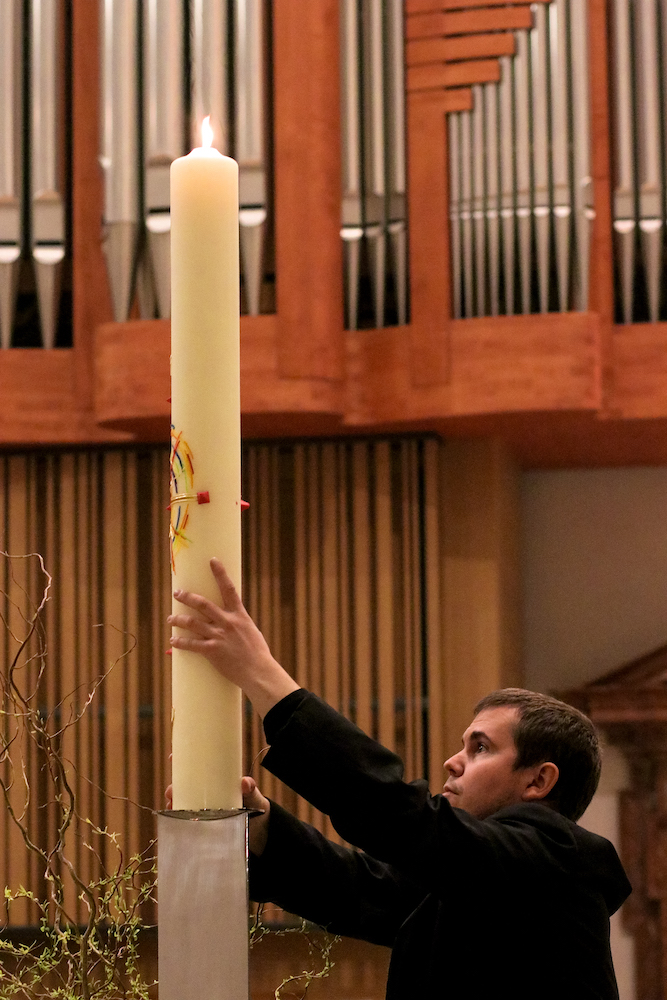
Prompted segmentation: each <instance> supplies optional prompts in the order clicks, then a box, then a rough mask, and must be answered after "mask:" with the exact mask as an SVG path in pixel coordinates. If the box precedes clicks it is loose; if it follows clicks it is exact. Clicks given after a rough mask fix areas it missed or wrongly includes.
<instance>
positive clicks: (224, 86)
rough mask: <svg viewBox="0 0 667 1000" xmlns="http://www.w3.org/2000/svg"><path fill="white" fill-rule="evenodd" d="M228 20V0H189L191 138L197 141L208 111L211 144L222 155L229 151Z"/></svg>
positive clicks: (194, 141)
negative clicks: (211, 132) (211, 133)
mask: <svg viewBox="0 0 667 1000" xmlns="http://www.w3.org/2000/svg"><path fill="white" fill-rule="evenodd" d="M228 22H229V17H228V8H227V0H190V80H191V85H192V87H191V100H192V114H191V122H190V141H191V144H192V145H193V146H196V145H198V144H199V142H200V141H201V123H202V121H203V120H204V118H206V116H207V115H208V116H209V117H210V119H211V127H212V129H213V146H214V147H215V148H216V149H217V150H218V152H220V153H223V154H224V155H225V156H229V155H230V153H231V145H230V138H229V130H230V121H231V112H230V108H229V87H228V83H227V78H228V70H229V52H228Z"/></svg>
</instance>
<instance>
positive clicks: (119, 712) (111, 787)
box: [102, 452, 127, 869]
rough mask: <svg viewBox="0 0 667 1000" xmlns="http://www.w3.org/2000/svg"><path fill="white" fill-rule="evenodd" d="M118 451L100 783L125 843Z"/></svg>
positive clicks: (110, 482) (109, 491)
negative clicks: (102, 776) (102, 777)
mask: <svg viewBox="0 0 667 1000" xmlns="http://www.w3.org/2000/svg"><path fill="white" fill-rule="evenodd" d="M123 486H124V483H123V455H122V453H120V452H109V453H107V454H106V455H105V456H104V523H103V546H104V564H103V565H104V618H103V625H102V629H103V648H104V669H105V671H107V676H106V679H105V681H104V788H105V790H106V792H107V796H108V797H107V799H106V807H105V808H106V824H107V827H108V829H109V831H110V832H112V833H116V834H118V835H119V837H120V838H121V842H125V841H126V838H127V830H126V824H125V817H126V810H125V802H124V798H125V795H126V785H125V748H126V742H125V741H126V725H125V711H126V706H125V683H124V681H125V678H124V660H123V658H122V654H123V652H124V651H125V649H126V648H127V646H126V643H125V636H124V635H122V633H119V632H118V629H122V628H123V611H124V607H123V605H124V599H123V585H124V582H125V580H124V572H123V570H124V566H123V561H124V554H125V553H124V548H125V545H124V524H123V522H124V511H123V508H124V507H125V505H126V503H127V498H126V497H124V496H123ZM118 861H119V858H118V855H117V854H116V855H114V853H113V852H111V853H110V856H109V857H108V859H107V865H108V866H109V867H110V868H111V869H115V867H116V865H117V864H118Z"/></svg>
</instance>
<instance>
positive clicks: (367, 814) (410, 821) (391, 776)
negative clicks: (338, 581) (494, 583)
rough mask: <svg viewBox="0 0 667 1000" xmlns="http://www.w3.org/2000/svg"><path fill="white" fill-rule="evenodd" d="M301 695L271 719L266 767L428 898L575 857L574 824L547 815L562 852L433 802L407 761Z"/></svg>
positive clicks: (513, 827)
mask: <svg viewBox="0 0 667 1000" xmlns="http://www.w3.org/2000/svg"><path fill="white" fill-rule="evenodd" d="M296 695H299V698H298V699H297V698H296ZM294 696H295V701H294V703H293V705H292V710H291V711H289V712H285V714H284V715H283V717H282V718H280V719H279V720H278V722H279V725H277V726H276V727H275V728H274V727H273V726H272V720H269V719H268V715H267V719H266V720H265V721H268V723H269V724H268V726H267V738H268V739H269V741H270V742H271V748H270V750H269V752H268V753H267V755H266V757H265V758H264V761H263V765H264V767H266V768H267V769H268V770H269V771H271V772H272V773H273V774H275V775H276V776H277V777H278V778H280V779H281V780H282V781H284V782H285V783H286V784H288V785H289V786H290V787H291V788H293V789H294V791H296V792H297V793H298V794H299V795H302V796H303V797H304V798H305V799H307V801H308V802H310V803H312V805H314V806H315V807H316V808H317V809H320V810H321V811H322V812H323V813H325V814H326V815H328V816H330V817H331V820H332V823H333V825H334V827H335V829H336V830H337V831H338V833H339V834H340V835H341V837H342V838H343V839H344V840H346V841H347V842H348V843H350V844H354V845H355V846H356V847H359V848H361V849H362V850H363V851H365V852H366V853H367V854H369V855H371V856H372V857H373V858H377V859H379V860H380V861H382V862H385V863H387V864H389V865H391V866H392V867H394V868H395V869H398V870H399V871H401V872H402V873H403V874H404V876H406V877H407V878H409V879H410V880H412V881H413V882H415V883H417V884H419V885H421V886H422V888H423V890H424V891H425V892H433V891H435V892H436V893H438V894H439V895H446V894H448V892H449V891H450V888H451V884H452V880H453V879H456V878H458V877H459V874H460V873H462V872H463V871H465V877H466V878H467V879H468V880H469V884H470V891H471V892H474V891H475V888H476V886H477V884H479V887H480V890H481V888H482V887H483V886H484V884H485V882H486V880H487V879H488V877H489V875H490V873H491V872H492V871H494V870H495V871H497V870H498V865H499V864H500V866H501V867H502V868H504V869H505V870H506V871H507V875H508V876H510V875H511V872H512V870H513V869H514V867H515V866H516V865H519V866H520V867H522V868H524V867H525V865H526V864H530V865H531V866H534V870H535V869H537V868H540V867H541V866H543V865H549V864H551V863H552V861H553V853H552V848H555V849H556V853H559V852H561V851H563V850H564V851H566V852H567V851H571V850H572V849H573V844H572V837H571V834H570V833H569V831H568V830H567V829H566V826H567V824H566V821H565V820H564V819H563V818H562V817H558V816H557V814H555V813H553V812H552V811H551V810H548V809H546V807H541V811H542V812H543V813H546V814H547V816H548V817H549V816H553V824H552V825H553V826H554V831H553V832H554V834H555V836H556V838H557V841H561V842H560V843H558V842H556V843H552V842H551V841H550V839H549V838H546V839H545V838H544V837H542V836H541V835H538V833H537V832H536V830H535V829H534V827H533V826H531V825H530V824H525V823H522V822H520V821H518V822H500V821H497V819H496V818H491V819H489V820H478V819H475V818H474V817H472V816H470V815H469V814H468V813H466V812H464V811H463V810H461V809H453V808H452V807H451V806H450V804H449V802H448V801H447V800H446V799H445V798H443V797H442V795H431V794H430V792H429V790H428V787H427V784H426V782H425V781H414V782H410V783H408V782H405V781H404V780H403V763H402V761H401V760H400V758H399V757H397V756H396V755H395V754H394V753H392V752H391V751H389V750H387V749H386V748H385V747H383V746H381V745H380V744H379V743H376V742H375V741H374V740H372V739H371V738H370V737H368V736H367V735H366V734H365V733H363V732H362V731H361V730H360V729H358V728H357V726H355V725H354V724H353V723H351V722H349V721H348V720H347V719H345V718H344V717H343V716H341V715H339V714H338V713H337V712H335V711H334V709H332V708H330V706H328V705H327V704H325V703H324V702H323V701H321V700H320V699H319V698H317V697H316V696H315V695H313V694H310V693H308V692H294ZM289 697H292V696H291V695H290V696H289ZM284 700H285V701H287V699H284ZM524 808H525V807H524ZM519 811H520V810H519ZM453 859H456V861H455V863H454V864H453ZM473 883H474V884H473Z"/></svg>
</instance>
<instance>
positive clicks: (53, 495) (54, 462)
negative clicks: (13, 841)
mask: <svg viewBox="0 0 667 1000" xmlns="http://www.w3.org/2000/svg"><path fill="white" fill-rule="evenodd" d="M40 466H41V472H40V478H39V480H38V490H39V494H38V501H37V510H38V519H39V524H38V549H39V551H42V554H43V556H44V562H45V565H46V569H47V570H48V572H49V573H50V574H51V576H52V578H53V584H52V586H51V596H50V600H49V601H48V603H47V605H46V608H45V613H44V623H45V629H46V671H45V674H44V693H45V699H46V711H47V713H48V721H47V725H48V731H49V735H50V736H51V738H55V737H56V734H57V732H58V730H59V729H60V725H61V719H62V712H61V711H60V712H58V716H57V715H56V709H57V706H58V704H59V702H60V698H61V684H62V672H61V670H60V664H59V658H58V654H59V631H60V630H59V628H58V624H59V612H60V607H59V593H58V590H59V586H60V580H61V569H60V560H59V551H58V550H59V546H58V539H59V534H60V532H59V525H60V490H59V481H60V462H59V459H58V456H56V455H45V456H43V459H42V462H41V463H40ZM42 546H43V548H42ZM43 763H44V762H43ZM42 773H43V780H44V783H45V785H46V788H45V795H46V796H47V802H48V804H47V806H46V809H45V810H44V811H45V814H46V824H45V826H46V829H45V833H46V847H47V849H50V848H51V847H52V846H53V845H54V844H55V843H56V841H57V835H58V813H57V810H56V806H55V801H54V799H55V794H56V792H57V789H56V788H55V787H54V784H53V781H52V777H51V772H50V771H49V769H48V768H46V767H43V768H42ZM42 808H44V804H43V803H42Z"/></svg>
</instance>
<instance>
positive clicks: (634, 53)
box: [611, 0, 667, 323]
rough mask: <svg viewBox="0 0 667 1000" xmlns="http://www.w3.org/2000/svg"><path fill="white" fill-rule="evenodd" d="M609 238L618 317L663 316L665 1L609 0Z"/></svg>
mask: <svg viewBox="0 0 667 1000" xmlns="http://www.w3.org/2000/svg"><path fill="white" fill-rule="evenodd" d="M611 8H612V12H611V24H612V53H613V58H612V106H613V114H614V149H613V153H614V199H613V215H614V240H615V266H616V274H617V279H618V280H617V286H616V304H615V305H616V315H617V321H619V322H623V323H632V322H638V321H647V320H648V321H650V322H656V321H657V320H659V319H665V318H666V317H667V300H666V298H665V294H664V276H665V253H664V242H665V235H664V234H665V192H666V191H667V185H666V180H665V171H666V170H667V153H666V150H667V128H666V126H665V113H664V108H665V101H666V100H667V63H666V62H665V60H666V58H667V4H666V3H665V2H664V0H613V3H612V4H611Z"/></svg>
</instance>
